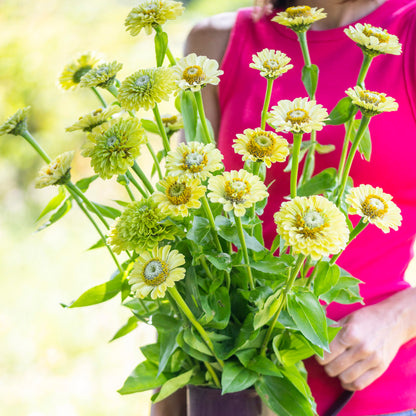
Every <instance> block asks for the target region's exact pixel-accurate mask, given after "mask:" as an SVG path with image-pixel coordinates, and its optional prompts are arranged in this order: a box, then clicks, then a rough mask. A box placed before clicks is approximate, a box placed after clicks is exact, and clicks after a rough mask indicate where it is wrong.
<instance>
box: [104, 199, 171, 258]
mask: <svg viewBox="0 0 416 416" xmlns="http://www.w3.org/2000/svg"><path fill="white" fill-rule="evenodd" d="M166 217H167V214H166V213H164V212H163V211H161V210H160V209H159V207H158V206H157V204H156V203H155V202H154V201H153V199H152V198H147V199H142V200H140V201H133V202H131V203H130V204H129V205H128V206H127V208H126V209H125V210H124V211H123V213H122V214H121V216H120V217H119V218H117V221H116V223H115V224H114V225H113V226H112V227H111V229H110V232H109V236H108V243H109V244H110V245H111V246H112V248H113V250H114V252H115V253H117V254H120V253H121V252H122V251H123V250H135V251H136V252H137V253H141V252H143V251H148V250H151V249H152V248H153V247H155V246H157V245H158V243H159V242H160V241H162V240H174V239H175V227H174V226H173V225H172V224H170V223H168V222H166V221H165V219H166Z"/></svg>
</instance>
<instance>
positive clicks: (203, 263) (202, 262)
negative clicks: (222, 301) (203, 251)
mask: <svg viewBox="0 0 416 416" xmlns="http://www.w3.org/2000/svg"><path fill="white" fill-rule="evenodd" d="M199 261H200V262H201V266H202V268H203V269H204V270H205V273H206V274H207V276H208V277H209V278H210V279H211V280H215V279H214V276H213V275H212V273H211V270H210V269H209V267H208V264H207V261H206V260H205V258H204V257H203V256H201V257H200V258H199Z"/></svg>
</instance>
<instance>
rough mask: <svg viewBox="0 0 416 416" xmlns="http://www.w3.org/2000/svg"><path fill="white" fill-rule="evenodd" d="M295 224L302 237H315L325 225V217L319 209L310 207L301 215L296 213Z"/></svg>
mask: <svg viewBox="0 0 416 416" xmlns="http://www.w3.org/2000/svg"><path fill="white" fill-rule="evenodd" d="M295 225H296V227H297V228H298V232H299V233H300V234H302V235H303V236H304V237H308V238H315V236H316V234H317V233H318V232H319V231H321V230H322V229H323V228H324V227H325V218H324V217H323V216H322V214H321V213H320V212H319V211H316V210H314V209H312V210H309V211H307V212H305V214H304V215H303V216H301V215H298V216H297V218H296V223H295Z"/></svg>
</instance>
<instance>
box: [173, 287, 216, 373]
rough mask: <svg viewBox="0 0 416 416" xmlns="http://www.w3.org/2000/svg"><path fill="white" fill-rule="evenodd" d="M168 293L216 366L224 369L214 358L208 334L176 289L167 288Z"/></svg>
mask: <svg viewBox="0 0 416 416" xmlns="http://www.w3.org/2000/svg"><path fill="white" fill-rule="evenodd" d="M168 291H169V293H170V294H171V295H172V297H173V299H174V300H175V302H176V304H177V305H178V306H179V308H180V309H181V310H182V312H183V313H184V314H185V316H186V317H187V318H188V319H189V321H190V322H191V324H192V325H193V326H194V327H195V329H196V330H197V331H198V332H199V335H201V337H202V339H203V340H204V341H205V343H206V344H207V346H208V348H209V349H210V351H211V352H212V354H213V355H214V357H215V358H216V360H217V362H218V364H219V365H220V366H221V368H224V362H223V361H222V360H220V359H219V358H217V357H216V355H215V351H214V345H213V344H212V341H211V339H210V338H209V336H208V334H207V333H206V331H205V329H204V328H203V327H202V325H201V324H200V323H199V322H198V321H197V319H196V318H195V316H194V314H193V313H192V311H191V310H190V309H189V307H188V305H187V304H186V303H185V301H184V300H183V298H182V296H181V295H180V294H179V292H178V289H176V287H175V286H173V287H170V288H168Z"/></svg>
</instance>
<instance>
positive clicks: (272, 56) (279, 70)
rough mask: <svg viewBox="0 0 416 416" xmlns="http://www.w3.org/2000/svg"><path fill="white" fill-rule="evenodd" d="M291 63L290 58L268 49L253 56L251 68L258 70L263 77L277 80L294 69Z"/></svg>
mask: <svg viewBox="0 0 416 416" xmlns="http://www.w3.org/2000/svg"><path fill="white" fill-rule="evenodd" d="M289 62H290V58H289V57H288V56H287V55H286V54H285V53H283V52H280V51H275V50H273V49H267V48H266V49H263V50H262V51H261V52H258V53H257V55H253V62H252V63H251V64H250V68H253V69H258V70H259V71H260V75H261V76H262V77H265V78H268V79H276V78H277V77H279V76H280V75H282V74H284V73H285V72H287V71H289V69H292V68H293V65H292V64H289Z"/></svg>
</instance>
